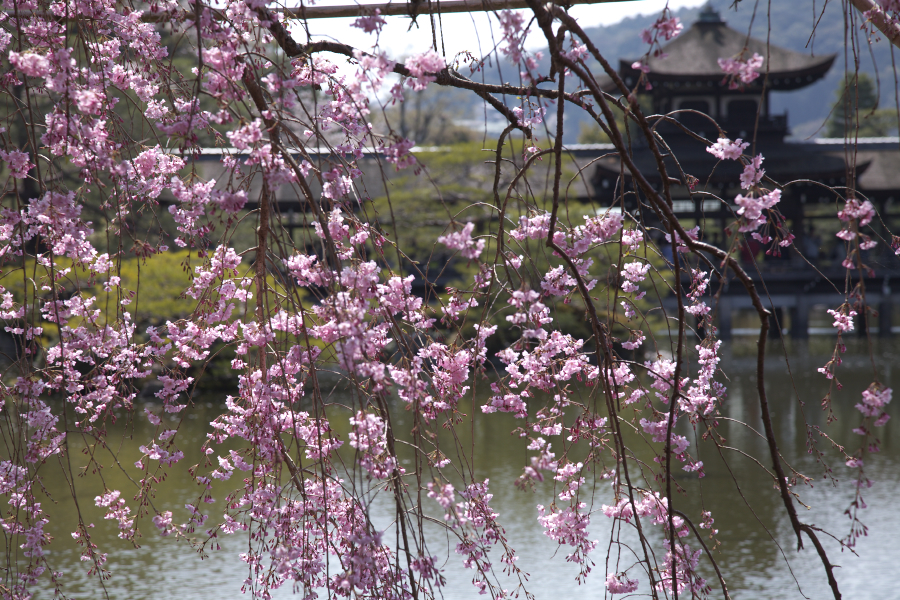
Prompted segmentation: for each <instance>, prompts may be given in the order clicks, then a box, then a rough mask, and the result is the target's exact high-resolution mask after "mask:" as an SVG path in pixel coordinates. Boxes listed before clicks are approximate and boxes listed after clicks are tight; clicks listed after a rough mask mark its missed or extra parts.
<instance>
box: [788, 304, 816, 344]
mask: <svg viewBox="0 0 900 600" xmlns="http://www.w3.org/2000/svg"><path fill="white" fill-rule="evenodd" d="M810 309H812V305H811V304H810V302H809V301H808V300H807V299H806V298H805V297H804V296H802V295H798V296H797V305H796V306H794V307H792V308H790V309H789V310H790V316H791V338H793V339H795V340H805V339H807V338H808V337H809V311H810Z"/></svg>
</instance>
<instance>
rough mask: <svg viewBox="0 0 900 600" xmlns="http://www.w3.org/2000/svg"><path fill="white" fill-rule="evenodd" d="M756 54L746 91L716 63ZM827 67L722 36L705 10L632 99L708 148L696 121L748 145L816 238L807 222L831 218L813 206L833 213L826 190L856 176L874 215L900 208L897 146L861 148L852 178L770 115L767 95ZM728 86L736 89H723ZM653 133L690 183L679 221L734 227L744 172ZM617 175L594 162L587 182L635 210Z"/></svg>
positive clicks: (817, 142)
mask: <svg viewBox="0 0 900 600" xmlns="http://www.w3.org/2000/svg"><path fill="white" fill-rule="evenodd" d="M754 54H758V55H759V56H761V57H764V58H763V64H762V66H761V67H760V68H759V69H757V70H758V71H759V73H760V76H759V77H758V78H757V79H755V80H754V81H752V82H751V83H748V84H744V83H742V82H741V81H740V79H737V80H733V79H731V80H729V78H728V76H727V75H726V74H725V73H723V70H722V68H721V67H720V65H719V59H720V58H724V59H729V58H736V59H740V60H744V61H747V60H749V59H751V57H753V55H754ZM834 60H835V55H833V54H830V55H827V56H810V55H808V54H802V53H799V52H794V51H792V50H787V49H785V48H780V47H778V46H776V45H775V44H774V43H767V42H766V41H764V40H758V39H755V38H752V37H748V36H747V34H746V32H740V31H736V30H734V29H732V28H730V27H728V25H727V24H726V23H725V22H724V21H723V20H722V19H721V17H720V16H719V13H718V12H716V11H715V10H713V9H712V8H711V7H709V6H707V7H706V8H705V9H704V10H703V11H702V12H701V14H700V18H699V20H698V21H697V22H695V23H694V24H693V25H692V26H691V27H690V28H689V29H688V30H687V31H684V32H683V33H682V34H681V35H680V36H678V37H677V38H675V39H674V40H673V41H672V42H670V43H669V44H667V45H665V46H663V48H662V53H661V54H660V55H659V56H652V55H651V56H650V57H649V59H647V60H646V61H645V63H644V64H645V68H647V69H648V72H646V74H644V79H643V80H642V81H641V82H640V86H639V87H638V93H639V94H641V101H642V102H643V103H645V104H647V105H648V106H647V109H648V113H652V114H656V115H663V114H670V115H671V117H672V118H673V119H674V120H677V121H678V122H680V123H681V124H682V125H683V126H684V127H685V128H687V129H690V130H691V131H693V132H695V133H696V134H698V135H699V136H701V137H704V138H706V139H708V140H710V141H715V140H716V138H717V137H719V136H720V134H719V131H718V129H717V128H716V126H715V124H714V123H713V122H712V121H711V120H710V119H708V118H706V117H705V116H703V115H701V114H699V113H703V114H704V115H709V116H710V117H712V118H713V119H715V121H716V122H717V123H718V124H719V126H720V127H721V128H722V129H723V130H724V131H725V134H726V135H727V136H728V137H729V138H731V139H736V138H742V139H743V140H744V141H746V142H751V147H750V148H748V149H747V150H746V151H745V152H746V153H747V154H750V153H751V152H752V153H753V154H762V155H763V156H764V158H765V160H764V163H763V167H764V168H765V170H766V176H767V177H770V178H771V179H773V180H774V181H776V182H778V184H779V185H782V186H784V187H783V188H782V202H781V204H780V205H779V210H780V211H781V212H782V214H783V215H784V216H785V217H786V219H787V222H788V225H789V227H790V228H791V230H792V231H793V232H794V235H796V236H797V238H798V240H801V238H803V237H804V236H806V235H808V234H809V235H817V234H815V233H812V234H811V233H810V232H815V226H814V225H813V224H812V223H813V222H814V221H816V220H818V218H819V217H820V216H821V218H823V219H824V218H825V217H828V218H830V219H831V220H834V214H835V211H834V210H833V209H832V210H820V209H825V208H826V207H825V206H819V207H818V209H817V207H816V205H822V204H828V205H831V206H829V207H828V208H832V207H833V205H834V202H835V201H836V200H837V197H836V195H835V194H834V193H833V192H831V191H829V190H828V189H827V188H826V187H824V186H829V187H834V188H837V189H838V191H839V192H840V193H841V194H843V193H844V192H845V188H846V187H847V183H848V177H855V185H854V186H853V187H855V189H857V190H859V192H860V194H861V195H863V196H864V197H866V198H868V199H870V200H872V201H873V203H875V204H876V205H877V206H878V208H879V210H880V212H881V214H882V215H887V214H889V213H890V205H891V204H892V202H894V201H895V199H900V152H898V147H900V144H898V141H897V139H896V138H893V139H892V138H869V139H861V140H860V142H861V143H860V144H859V146H858V152H857V154H856V169H855V171H853V170H851V169H850V168H849V167H848V160H847V158H848V156H849V154H848V153H846V152H845V147H844V141H843V140H841V139H813V140H804V141H795V140H786V138H787V137H788V136H789V134H790V130H789V127H788V116H787V114H773V113H772V112H771V111H770V102H769V97H770V95H771V93H772V92H787V91H790V90H796V89H799V88H802V87H805V86H807V85H810V84H812V83H814V82H815V81H817V80H819V79H821V78H822V77H823V76H824V75H825V74H826V73H827V72H828V70H829V69H830V68H831V67H832V65H833V63H834ZM635 62H636V61H635V59H633V58H632V59H622V60H621V61H620V66H619V74H620V76H621V77H622V79H623V81H624V82H625V84H626V86H629V87H630V88H634V87H635V86H637V85H638V82H639V77H640V76H641V75H642V73H641V71H640V70H638V69H636V68H634V67H633V65H634V63H635ZM732 82H733V83H735V84H736V85H729V84H731V83H732ZM611 84H612V82H611V81H609V82H608V83H607V84H606V86H605V87H607V89H608V90H609V91H611V92H612V91H614V89H615V88H614V86H612V85H611ZM647 84H649V86H648V85H647ZM648 88H649V89H648ZM616 91H617V90H616ZM823 101H824V100H823ZM679 111H696V112H679ZM657 131H658V132H659V133H660V134H661V135H662V137H663V139H664V140H665V142H666V143H667V144H668V146H669V147H670V148H671V150H672V155H674V157H673V156H669V157H667V158H666V167H667V170H668V172H669V175H670V177H675V178H679V175H678V174H679V167H680V169H681V170H682V171H683V172H684V173H686V174H688V175H691V176H693V177H696V178H697V180H698V185H697V186H696V188H695V189H694V191H693V192H692V191H691V190H689V189H687V188H686V187H684V186H676V188H675V190H674V192H673V203H674V208H675V211H676V212H677V213H680V215H679V216H682V217H683V218H685V219H689V220H690V219H696V220H697V221H698V223H699V224H701V227H703V228H704V230H706V231H711V230H713V229H715V230H719V231H721V228H722V227H724V226H725V225H726V223H730V222H733V221H734V218H735V217H734V214H733V212H732V211H733V209H734V207H733V206H731V205H729V204H730V203H733V199H734V197H735V196H736V195H737V194H739V193H741V189H740V179H739V177H740V173H741V171H742V170H743V165H741V164H740V163H739V162H737V161H722V162H721V163H719V164H718V165H717V162H718V161H717V159H716V158H715V157H714V156H712V155H711V154H709V153H708V152H706V148H707V145H706V144H704V143H703V142H701V141H699V140H698V139H696V138H695V137H693V136H691V135H690V134H688V133H687V132H685V131H684V130H683V129H682V128H680V127H679V126H678V125H676V124H674V123H670V122H666V121H660V122H659V123H658V124H657ZM632 139H633V140H634V141H635V145H634V154H633V157H634V161H635V163H636V165H637V166H638V168H639V169H640V170H641V171H642V173H643V174H644V175H645V176H646V177H648V178H649V179H650V181H651V182H652V183H653V184H654V185H655V186H657V188H658V189H660V188H661V182H660V181H659V174H658V173H657V170H656V162H655V160H654V157H653V155H652V153H651V151H650V149H649V148H648V147H647V145H646V142H645V141H644V139H643V136H642V135H632ZM675 157H677V160H678V163H677V164H676V162H675ZM620 175H621V169H620V164H619V160H618V158H617V157H609V158H606V159H602V160H601V161H600V162H599V164H598V167H597V169H596V170H595V172H594V174H593V180H592V182H593V184H594V189H595V193H596V195H597V199H598V200H600V202H601V203H602V204H604V205H607V206H608V205H611V204H612V203H614V202H616V201H617V199H619V198H621V195H622V193H623V192H624V195H625V204H626V209H636V208H638V205H637V198H636V197H635V195H634V194H633V193H632V192H633V191H634V190H633V186H632V185H631V181H630V178H629V176H628V174H627V173H626V174H625V180H624V181H621V180H620ZM822 184H824V185H822ZM713 196H716V197H718V198H721V199H722V200H724V201H725V203H723V202H721V201H719V200H717V199H715V198H714V197H713ZM820 213H821V214H820ZM704 224H705V226H704ZM710 224H712V225H714V226H715V227H712V228H711V227H710V226H709V225H710ZM835 230H837V229H836V226H835ZM710 241H714V240H710ZM800 247H801V248H802V247H803V246H802V243H801V245H800Z"/></svg>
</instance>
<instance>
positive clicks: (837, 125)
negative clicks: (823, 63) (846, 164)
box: [825, 73, 897, 137]
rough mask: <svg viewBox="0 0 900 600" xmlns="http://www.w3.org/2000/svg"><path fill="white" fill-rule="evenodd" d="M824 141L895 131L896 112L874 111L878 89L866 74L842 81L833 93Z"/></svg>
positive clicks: (872, 135) (871, 135)
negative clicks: (834, 94) (827, 138)
mask: <svg viewBox="0 0 900 600" xmlns="http://www.w3.org/2000/svg"><path fill="white" fill-rule="evenodd" d="M836 95H837V100H836V101H835V103H834V105H833V109H832V112H831V118H829V119H828V123H827V126H826V129H825V135H827V136H828V137H845V136H849V137H857V136H858V137H882V136H886V135H889V134H890V132H891V131H892V130H894V131H896V129H897V112H896V111H895V110H891V109H884V108H878V89H877V87H876V84H875V81H874V80H873V79H872V78H871V77H870V76H869V75H868V74H867V73H857V74H856V75H854V76H852V77H851V78H850V79H849V80H847V79H845V80H844V81H843V82H842V84H841V86H840V87H839V88H838V89H837V91H836Z"/></svg>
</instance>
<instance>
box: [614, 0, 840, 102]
mask: <svg viewBox="0 0 900 600" xmlns="http://www.w3.org/2000/svg"><path fill="white" fill-rule="evenodd" d="M742 53H743V54H742ZM754 53H757V54H759V55H760V56H762V57H763V59H764V61H765V62H763V66H762V69H761V70H760V73H761V74H762V75H765V73H766V72H768V75H769V82H768V85H767V87H768V89H770V90H793V89H797V88H801V87H805V86H807V85H809V84H811V83H812V82H814V81H816V80H817V79H819V78H821V77H822V76H824V75H825V73H827V72H828V69H830V68H831V65H832V63H833V62H834V59H835V56H836V55H835V54H829V55H826V56H810V55H808V54H803V53H800V52H794V51H793V50H788V49H786V48H780V47H778V46H776V45H774V44H771V43H769V44H767V43H766V42H765V41H764V40H758V39H755V38H751V37H747V34H746V33H741V32H740V31H736V30H734V29H731V28H730V27H728V25H726V24H725V22H724V21H723V20H722V19H721V17H720V16H719V13H718V12H716V11H715V10H713V9H712V8H711V7H710V6H707V7H706V8H705V9H704V10H703V12H702V13H700V19H699V20H698V21H697V22H695V23H694V24H693V25H692V26H691V27H690V29H688V30H687V31H685V32H684V33H682V34H681V35H680V36H678V37H677V38H675V40H673V41H672V42H670V43H669V44H667V45H665V46H664V47H663V55H661V56H658V57H657V56H650V58H649V60H648V66H649V67H650V72H649V73H648V76H649V78H650V82H651V83H652V84H653V85H654V86H657V85H661V86H662V87H672V85H673V84H675V83H676V82H677V83H688V82H690V83H693V84H695V85H703V86H706V85H707V84H708V83H709V82H716V83H718V82H721V81H722V79H723V78H724V77H725V74H724V73H723V72H722V69H721V67H719V62H718V61H719V59H720V58H738V57H740V58H741V59H742V60H747V59H749V58H751V57H752V56H753V54H754ZM741 54H742V55H741ZM633 62H634V60H633V59H632V60H624V59H623V60H621V62H620V73H622V74H623V75H626V76H627V74H631V75H632V76H633V77H636V76H637V75H638V71H636V70H635V69H632V68H631V65H632V63H633ZM762 81H763V77H760V78H759V79H757V80H756V81H755V82H753V83H752V84H750V85H748V86H746V87H747V88H748V90H750V89H752V88H754V87H759V86H760V85H762ZM667 84H668V85H667Z"/></svg>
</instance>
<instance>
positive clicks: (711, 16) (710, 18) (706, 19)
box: [697, 3, 724, 23]
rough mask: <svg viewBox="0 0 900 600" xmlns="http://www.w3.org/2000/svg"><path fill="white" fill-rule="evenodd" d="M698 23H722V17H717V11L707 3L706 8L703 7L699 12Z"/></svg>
mask: <svg viewBox="0 0 900 600" xmlns="http://www.w3.org/2000/svg"><path fill="white" fill-rule="evenodd" d="M697 22H698V23H724V21H722V17H720V16H719V11H717V10H716V9H714V8H713V7H712V3H707V4H706V6H704V7H703V10H701V11H700V18H699V19H697Z"/></svg>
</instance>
